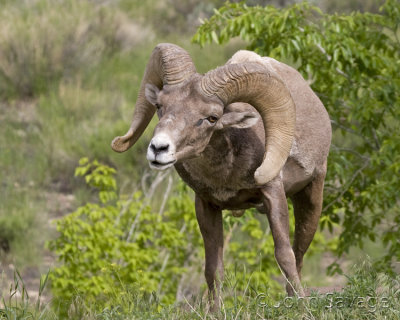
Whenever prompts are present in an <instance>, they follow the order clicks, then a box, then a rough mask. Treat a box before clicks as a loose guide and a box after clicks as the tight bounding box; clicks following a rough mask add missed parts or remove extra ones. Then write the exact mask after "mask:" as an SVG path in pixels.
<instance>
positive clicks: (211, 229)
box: [112, 44, 331, 306]
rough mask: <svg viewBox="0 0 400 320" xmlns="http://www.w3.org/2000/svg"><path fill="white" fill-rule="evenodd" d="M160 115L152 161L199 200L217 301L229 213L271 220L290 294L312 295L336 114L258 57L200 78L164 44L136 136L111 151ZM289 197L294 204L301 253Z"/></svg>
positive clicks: (147, 82)
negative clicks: (310, 256)
mask: <svg viewBox="0 0 400 320" xmlns="http://www.w3.org/2000/svg"><path fill="white" fill-rule="evenodd" d="M156 111H157V114H158V117H159V119H160V121H159V123H158V124H157V126H156V128H155V131H154V136H153V138H152V139H151V142H150V144H149V147H148V150H147V159H148V161H149V164H150V167H151V168H154V169H158V170H164V169H167V168H169V167H171V166H173V165H174V166H175V168H176V170H177V172H178V174H179V175H180V176H181V177H182V179H183V180H184V181H185V182H186V183H187V184H188V185H189V186H190V187H191V188H192V189H193V190H194V192H195V194H196V196H195V207H196V216H197V220H198V223H199V226H200V230H201V234H202V236H203V240H204V247H205V260H206V261H205V278H206V281H207V284H208V287H209V291H210V297H211V300H212V301H214V302H215V301H216V299H217V297H218V294H219V289H218V288H219V285H218V281H217V279H220V280H221V279H222V278H223V257H222V255H223V229H222V213H221V212H222V210H223V209H229V210H235V211H236V210H244V209H247V208H251V207H255V208H257V209H258V210H259V211H260V212H261V213H265V214H266V215H267V217H268V221H269V225H270V228H271V232H272V236H273V240H274V244H275V258H276V260H277V262H278V264H279V266H280V267H281V269H282V270H283V272H284V274H285V276H286V278H287V279H288V283H287V286H286V289H287V292H288V294H289V295H293V294H295V293H297V294H298V295H300V296H303V295H304V291H303V289H302V287H301V284H300V271H301V268H302V265H303V256H304V254H305V253H306V251H307V249H308V247H309V245H310V243H311V241H312V239H313V237H314V233H315V231H316V229H317V226H318V220H319V217H320V214H321V207H322V192H323V184H324V178H325V173H326V167H327V166H326V165H327V156H328V152H329V146H330V141H331V126H330V120H329V117H328V114H327V112H326V110H325V108H324V106H323V104H322V103H321V101H320V100H319V99H318V97H317V96H316V95H315V94H314V92H313V91H312V90H311V88H310V87H309V85H308V84H307V82H306V81H305V80H304V79H303V77H302V76H301V75H300V74H299V73H298V72H297V71H296V70H295V69H293V68H292V67H290V66H287V65H285V64H283V63H281V62H278V61H276V60H274V59H272V58H265V57H260V56H259V55H257V54H255V53H253V52H250V51H239V52H237V53H236V54H235V55H234V56H233V57H232V58H231V59H230V60H229V61H228V62H227V64H225V65H224V66H222V67H218V68H216V69H214V70H212V71H209V72H208V73H206V74H205V75H201V74H198V73H197V72H196V69H195V66H194V64H193V62H192V60H191V58H190V56H189V54H188V53H187V52H186V51H185V50H184V49H182V48H180V47H178V46H176V45H173V44H159V45H157V46H156V48H155V49H154V51H153V53H152V55H151V57H150V60H149V62H148V65H147V68H146V71H145V74H144V78H143V80H142V84H141V88H140V92H139V95H138V99H137V102H136V108H135V111H134V114H133V121H132V124H131V127H130V129H129V131H128V132H127V134H126V135H124V136H122V137H116V138H115V139H114V140H113V142H112V148H113V149H114V150H115V151H117V152H123V151H126V150H127V149H128V148H130V147H131V146H132V145H133V144H134V143H135V142H136V141H137V140H138V138H139V137H140V136H141V134H142V133H143V131H144V130H145V128H146V127H147V125H148V124H149V122H150V120H151V119H152V117H153V115H154V113H155V112H156ZM286 197H290V198H291V199H292V202H293V205H294V216H295V234H294V243H293V247H292V246H291V244H290V239H289V218H288V207H287V200H286ZM236 212H237V211H236ZM214 306H215V304H214Z"/></svg>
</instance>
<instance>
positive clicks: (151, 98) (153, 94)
mask: <svg viewBox="0 0 400 320" xmlns="http://www.w3.org/2000/svg"><path fill="white" fill-rule="evenodd" d="M159 93H160V89H158V88H157V87H156V86H155V85H154V84H151V83H147V84H146V88H145V90H144V94H145V96H146V99H147V101H148V102H150V103H151V104H152V105H153V106H155V105H156V103H157V97H158V94H159Z"/></svg>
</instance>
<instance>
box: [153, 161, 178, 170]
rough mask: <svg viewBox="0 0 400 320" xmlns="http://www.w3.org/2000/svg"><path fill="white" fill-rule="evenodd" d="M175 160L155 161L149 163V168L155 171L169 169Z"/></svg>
mask: <svg viewBox="0 0 400 320" xmlns="http://www.w3.org/2000/svg"><path fill="white" fill-rule="evenodd" d="M175 162H176V160H172V161H169V162H160V161H157V160H154V161H150V167H151V168H153V169H157V170H165V169H167V168H169V167H172V166H173V164H174V163H175Z"/></svg>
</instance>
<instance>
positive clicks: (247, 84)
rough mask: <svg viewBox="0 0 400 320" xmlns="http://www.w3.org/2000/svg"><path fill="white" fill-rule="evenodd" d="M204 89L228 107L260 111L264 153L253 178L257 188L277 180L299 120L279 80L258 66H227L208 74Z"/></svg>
mask: <svg viewBox="0 0 400 320" xmlns="http://www.w3.org/2000/svg"><path fill="white" fill-rule="evenodd" d="M201 88H202V90H203V91H204V94H205V95H206V96H213V95H216V96H217V97H218V98H219V99H221V100H222V102H223V103H224V104H225V105H228V104H230V103H233V102H246V103H249V104H251V105H252V106H254V107H255V108H256V109H257V111H258V112H259V113H260V115H261V118H262V121H263V123H264V128H265V154H264V159H263V162H262V164H261V166H260V167H258V168H257V170H256V171H255V173H254V178H255V181H256V183H257V184H258V185H264V184H266V183H267V182H269V181H271V180H272V179H273V178H275V177H276V176H277V175H278V174H279V172H280V170H281V169H282V167H283V165H284V164H285V162H286V160H287V158H288V156H289V153H290V149H291V147H292V143H293V137H294V129H295V121H296V120H295V115H296V114H295V112H296V111H295V104H294V102H293V99H292V97H291V95H290V92H289V90H288V88H287V87H286V85H285V84H284V82H283V81H282V80H281V79H280V77H279V76H278V75H277V74H276V73H275V72H274V71H273V70H268V68H267V67H264V66H262V65H260V64H259V63H255V62H244V63H238V64H228V65H225V66H222V67H219V68H217V69H214V70H212V71H210V72H208V73H206V74H205V75H204V77H203V78H202V81H201Z"/></svg>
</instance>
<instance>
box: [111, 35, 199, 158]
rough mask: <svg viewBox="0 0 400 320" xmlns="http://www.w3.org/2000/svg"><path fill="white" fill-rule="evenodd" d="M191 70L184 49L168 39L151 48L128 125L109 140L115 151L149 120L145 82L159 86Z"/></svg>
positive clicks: (126, 145)
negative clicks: (168, 41) (119, 134)
mask: <svg viewBox="0 0 400 320" xmlns="http://www.w3.org/2000/svg"><path fill="white" fill-rule="evenodd" d="M194 73H196V68H195V66H194V64H193V61H192V59H191V58H190V56H189V54H188V53H187V52H186V51H185V50H184V49H182V48H181V47H179V46H177V45H174V44H170V43H160V44H158V45H157V46H156V47H155V48H154V50H153V52H152V54H151V56H150V59H149V62H148V63H147V66H146V70H145V72H144V76H143V79H142V83H141V85H140V90H139V94H138V98H137V100H136V107H135V111H134V112H133V120H132V123H131V126H130V128H129V130H128V132H127V133H126V134H125V135H124V136H122V137H116V138H115V139H114V140H113V141H112V142H111V148H112V149H113V150H114V151H116V152H124V151H126V150H128V149H129V148H130V147H131V146H133V145H134V144H135V142H136V141H137V140H138V139H139V138H140V136H141V135H142V133H143V131H144V130H145V129H146V127H147V126H148V124H149V123H150V121H151V119H152V117H153V115H154V113H155V111H156V109H155V107H154V106H153V105H152V104H151V103H149V102H148V101H147V100H146V97H145V86H146V84H147V83H151V84H154V85H155V86H157V87H158V88H159V89H162V87H163V85H166V84H179V83H181V82H184V81H185V80H186V79H187V78H188V77H190V76H191V75H192V74H194Z"/></svg>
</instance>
